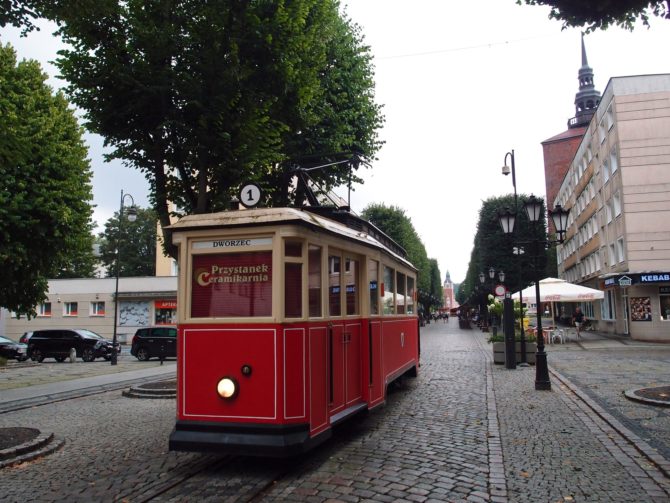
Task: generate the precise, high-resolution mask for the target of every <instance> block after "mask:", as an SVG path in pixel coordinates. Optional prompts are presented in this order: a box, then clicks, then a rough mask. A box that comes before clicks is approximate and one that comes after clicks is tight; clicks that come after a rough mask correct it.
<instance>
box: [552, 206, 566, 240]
mask: <svg viewBox="0 0 670 503" xmlns="http://www.w3.org/2000/svg"><path fill="white" fill-rule="evenodd" d="M569 215H570V210H566V209H564V208H563V207H562V206H561V205H560V204H557V205H556V207H555V208H554V211H550V212H549V216H550V217H551V220H552V221H553V222H554V228H555V229H556V233H557V234H558V241H559V242H560V243H562V242H563V240H564V239H565V231H566V230H567V229H568V216H569Z"/></svg>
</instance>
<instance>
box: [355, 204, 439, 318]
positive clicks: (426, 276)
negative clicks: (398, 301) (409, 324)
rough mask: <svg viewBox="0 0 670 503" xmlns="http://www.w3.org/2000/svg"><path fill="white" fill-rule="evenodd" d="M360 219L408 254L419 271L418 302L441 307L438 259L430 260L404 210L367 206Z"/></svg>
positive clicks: (381, 205)
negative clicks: (367, 222) (371, 225)
mask: <svg viewBox="0 0 670 503" xmlns="http://www.w3.org/2000/svg"><path fill="white" fill-rule="evenodd" d="M361 216H362V217H363V218H365V219H366V220H368V221H369V222H371V223H372V224H374V225H375V226H376V227H377V228H379V230H381V231H382V232H384V233H385V234H386V235H388V236H389V237H390V238H391V239H393V240H394V241H395V242H396V243H398V244H399V245H400V246H402V247H403V248H404V249H405V251H406V252H407V259H408V260H409V261H410V262H411V263H412V264H413V265H414V267H416V268H417V269H418V271H419V272H418V277H417V288H418V290H419V302H421V303H422V304H423V305H424V306H426V307H429V306H430V305H436V304H441V300H442V296H443V293H442V283H441V277H440V270H439V267H438V264H437V260H435V259H429V258H428V254H427V253H426V247H425V246H424V244H423V243H422V242H421V239H420V238H419V235H418V234H417V232H416V229H414V225H413V224H412V221H411V219H410V218H409V217H408V216H407V215H406V214H405V210H403V209H401V208H399V207H397V206H386V205H384V204H370V205H368V206H367V207H366V208H365V209H364V210H363V212H362V213H361Z"/></svg>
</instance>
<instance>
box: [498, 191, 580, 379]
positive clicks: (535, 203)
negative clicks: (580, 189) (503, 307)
mask: <svg viewBox="0 0 670 503" xmlns="http://www.w3.org/2000/svg"><path fill="white" fill-rule="evenodd" d="M543 206H544V205H543V203H542V200H541V199H537V198H535V197H534V196H531V197H529V198H528V200H527V201H526V202H525V203H524V205H523V207H524V209H525V210H526V213H527V214H528V220H529V221H530V222H531V224H532V225H536V224H537V222H538V221H540V216H541V215H542V213H543V212H544V207H543ZM568 215H569V210H566V209H563V208H562V207H561V205H560V204H557V205H556V208H554V211H549V216H550V217H551V219H552V221H553V223H554V227H555V229H556V233H557V235H558V239H557V240H556V241H552V240H546V241H542V240H540V239H537V238H535V239H534V240H533V241H531V243H532V244H533V249H534V251H535V267H534V270H535V300H536V303H537V306H538V308H537V309H536V311H537V313H536V314H537V353H536V354H535V389H536V390H550V389H551V381H550V380H549V366H548V365H547V353H546V352H545V351H544V337H543V336H542V313H541V311H540V309H539V306H540V268H539V263H538V262H539V255H540V245H541V244H542V245H544V246H545V247H549V246H552V245H554V244H556V243H562V242H563V241H564V240H565V231H566V229H567V226H568ZM498 219H499V221H500V226H501V227H502V229H503V232H504V233H506V234H509V233H511V232H513V230H514V223H515V220H516V213H512V212H511V211H509V210H506V211H505V212H503V213H501V214H499V215H498ZM519 244H523V243H521V242H519Z"/></svg>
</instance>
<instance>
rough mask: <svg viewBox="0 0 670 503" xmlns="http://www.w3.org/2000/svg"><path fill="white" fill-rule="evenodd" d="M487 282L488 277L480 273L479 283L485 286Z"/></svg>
mask: <svg viewBox="0 0 670 503" xmlns="http://www.w3.org/2000/svg"><path fill="white" fill-rule="evenodd" d="M485 281H486V276H484V273H483V272H480V273H479V282H480V283H481V284H482V285H483V284H484V282H485Z"/></svg>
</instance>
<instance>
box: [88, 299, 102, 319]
mask: <svg viewBox="0 0 670 503" xmlns="http://www.w3.org/2000/svg"><path fill="white" fill-rule="evenodd" d="M104 315H105V303H104V302H103V301H95V302H91V316H104Z"/></svg>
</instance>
